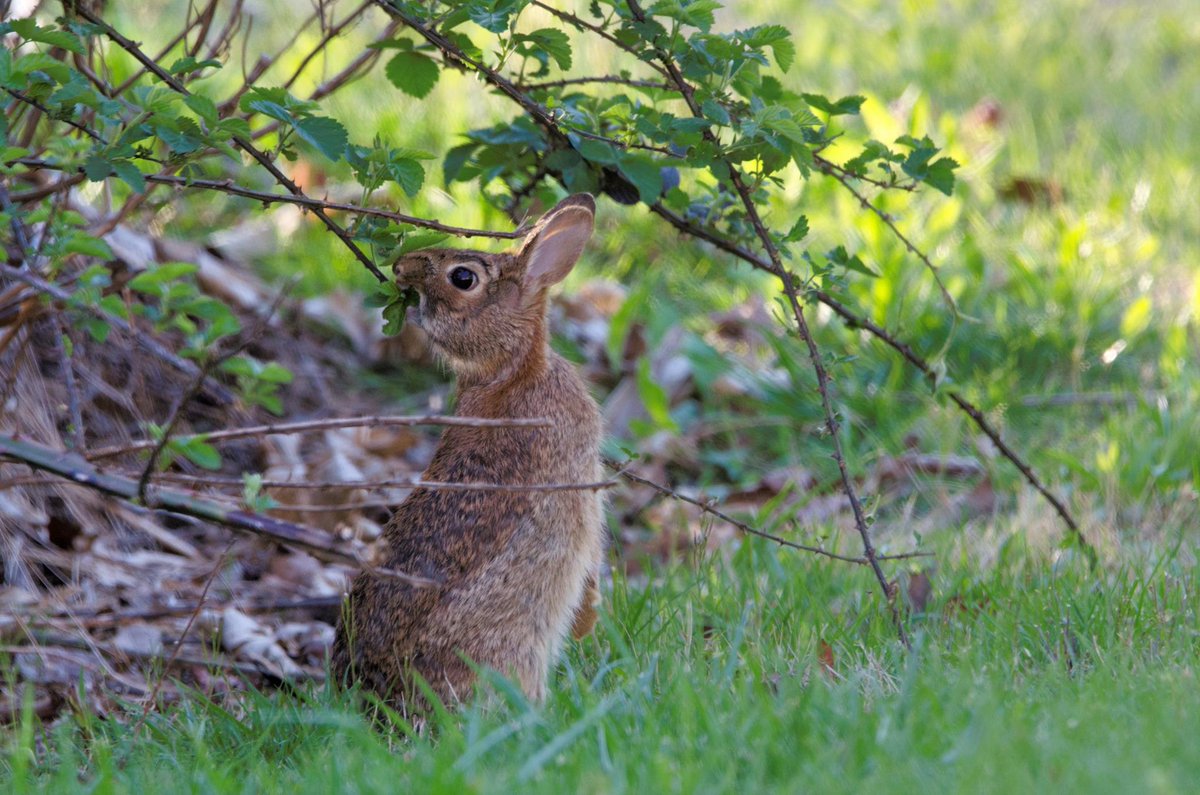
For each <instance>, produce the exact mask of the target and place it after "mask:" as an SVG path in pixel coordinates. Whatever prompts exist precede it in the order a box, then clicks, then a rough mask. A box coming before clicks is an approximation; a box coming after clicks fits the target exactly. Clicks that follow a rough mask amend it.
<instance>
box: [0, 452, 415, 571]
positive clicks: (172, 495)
mask: <svg viewBox="0 0 1200 795" xmlns="http://www.w3.org/2000/svg"><path fill="white" fill-rule="evenodd" d="M0 456H5V457H8V458H11V459H14V460H16V461H20V462H22V463H25V464H28V465H29V466H30V467H32V468H33V469H37V470H41V471H43V472H51V473H53V474H55V475H59V476H60V477H63V478H66V479H67V480H69V481H71V482H73V483H77V484H80V485H82V486H86V487H88V488H90V489H92V490H94V491H99V492H102V493H104V494H111V495H112V496H114V497H120V498H121V499H124V500H128V501H130V502H132V501H134V500H135V499H136V498H137V496H138V484H137V482H136V481H134V480H131V479H129V478H125V477H121V476H118V475H109V474H105V473H102V472H100V471H98V470H97V469H96V468H95V467H94V466H92V465H91V464H90V463H88V462H87V461H85V460H84V459H83V458H82V457H81V456H79V455H76V454H74V453H68V452H63V451H58V450H52V449H50V448H48V447H43V446H41V445H37V444H33V443H32V442H27V441H22V440H18V439H14V438H12V437H11V436H5V435H0ZM147 497H148V501H149V502H151V503H152V505H151V506H150V507H153V508H157V509H162V510H168V511H174V512H175V513H181V514H184V515H186V516H194V517H196V518H197V519H206V520H208V521H210V522H215V523H217V524H220V525H224V526H226V527H232V528H234V529H237V530H242V531H245V532H249V533H252V534H254V535H259V536H263V537H265V538H269V539H270V540H272V541H276V542H278V543H281V544H286V545H289V546H294V547H299V548H301V549H304V550H307V551H309V552H312V553H314V554H316V555H319V556H324V557H327V558H329V559H332V560H335V561H338V562H342V563H348V564H350V565H353V566H363V565H364V561H362V560H361V559H359V558H358V557H357V556H355V555H353V554H350V553H348V552H344V551H342V550H341V549H339V548H338V547H337V546H336V545H335V544H334V542H332V541H331V540H330V538H329V536H328V535H327V534H326V533H323V532H321V531H319V530H315V529H313V528H311V527H305V526H303V525H297V524H293V523H291V522H284V521H281V520H279V519H273V518H271V517H269V516H263V515H262V514H257V513H251V512H248V511H242V510H238V509H236V508H231V507H228V506H224V505H220V504H218V503H215V502H211V501H209V500H206V499H203V498H200V497H197V496H194V495H190V494H183V493H180V492H177V491H169V490H167V489H159V488H155V489H154V490H153V491H151V492H149V493H148V494H147ZM372 571H376V572H377V573H378V574H380V575H381V576H385V577H391V578H393V579H397V580H400V581H401V582H404V583H407V584H409V585H412V586H415V587H422V588H424V587H431V586H436V585H438V584H439V583H438V582H437V581H435V580H431V579H428V578H426V577H420V576H417V575H414V574H406V573H404V572H398V571H393V570H390V569H378V570H372Z"/></svg>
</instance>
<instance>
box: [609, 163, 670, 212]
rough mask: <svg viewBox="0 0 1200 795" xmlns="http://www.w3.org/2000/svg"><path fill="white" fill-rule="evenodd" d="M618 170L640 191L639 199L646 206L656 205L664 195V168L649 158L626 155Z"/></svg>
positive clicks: (618, 164) (618, 165)
mask: <svg viewBox="0 0 1200 795" xmlns="http://www.w3.org/2000/svg"><path fill="white" fill-rule="evenodd" d="M617 168H619V169H620V170H621V173H622V174H623V175H624V176H625V178H626V179H628V180H629V181H630V182H632V183H633V184H634V185H635V186H636V187H637V190H638V197H639V198H640V199H641V200H642V201H643V202H645V203H646V204H654V202H656V201H658V197H659V196H660V195H662V191H663V178H662V168H661V167H660V166H659V165H658V163H655V162H654V161H653V160H651V159H650V158H648V157H643V156H641V155H630V154H626V155H623V156H622V157H621V159H620V160H619V161H618V162H617Z"/></svg>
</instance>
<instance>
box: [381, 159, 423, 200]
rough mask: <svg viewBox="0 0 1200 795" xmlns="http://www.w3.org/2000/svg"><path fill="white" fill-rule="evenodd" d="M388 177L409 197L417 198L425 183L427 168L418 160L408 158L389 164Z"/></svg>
mask: <svg viewBox="0 0 1200 795" xmlns="http://www.w3.org/2000/svg"><path fill="white" fill-rule="evenodd" d="M388 175H389V176H390V177H391V178H392V180H393V181H395V183H396V184H397V185H399V186H400V188H401V189H402V190H403V191H404V192H405V193H407V194H408V195H409V196H416V195H417V193H418V192H420V190H421V186H422V185H423V184H424V183H425V168H424V167H423V166H422V165H421V164H420V163H418V162H417V161H416V160H413V159H412V158H408V157H403V158H399V159H397V160H393V161H392V162H391V163H389V164H388Z"/></svg>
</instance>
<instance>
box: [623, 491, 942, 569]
mask: <svg viewBox="0 0 1200 795" xmlns="http://www.w3.org/2000/svg"><path fill="white" fill-rule="evenodd" d="M621 477H623V478H625V479H626V480H630V481H633V482H634V483H640V484H642V485H643V486H649V487H650V488H652V489H654V490H655V491H657V492H658V493H659V494H662V495H663V496H665V497H671V498H672V499H676V500H680V501H681V502H686V503H688V504H689V505H695V506H696V507H697V508H699V509H700V510H702V511H704V512H705V513H707V514H711V515H712V516H715V517H717V518H718V519H720V520H721V521H723V522H725V523H727V524H729V525H732V526H733V527H736V528H737V529H738V530H741V531H742V532H743V533H746V534H748V535H753V536H758V537H759V538H765V539H767V540H768V541H774V542H775V543H776V544H779V545H780V546H784V547H789V548H791V549H798V550H800V551H802V552H811V553H813V554H814V555H822V556H824V557H827V558H831V559H833V560H840V561H844V562H846V563H854V564H857V565H859V566H866V565H868V564H869V563H870V561H869V560H868V559H867V558H864V557H860V558H852V557H849V556H847V555H839V554H838V553H836V552H830V551H829V550H827V549H822V548H821V547H811V546H808V545H806V544H798V543H796V542H795V541H788V540H787V539H786V538H781V537H779V536H777V535H774V534H772V533H768V532H766V531H764V530H759V529H758V528H755V527H751V526H750V525H748V524H746V523H745V522H741V521H738V520H737V519H734V518H733V517H732V516H730V515H729V514H727V513H724V512H722V511H719V510H717V509H716V508H714V507H712V503H711V502H702V501H701V500H697V499H693V498H692V497H688V496H687V495H685V494H680V493H679V492H678V491H675V490H674V489H672V488H670V487H669V486H664V485H662V484H661V483H655V482H654V481H652V480H647V479H646V478H643V477H641V476H640V475H635V474H633V473H632V472H622V473H621ZM930 557H933V554H932V553H930V552H903V553H900V554H898V555H877V556H876V557H875V559H876V560H909V559H910V558H930Z"/></svg>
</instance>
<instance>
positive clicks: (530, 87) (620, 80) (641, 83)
mask: <svg viewBox="0 0 1200 795" xmlns="http://www.w3.org/2000/svg"><path fill="white" fill-rule="evenodd" d="M588 83H614V84H616V85H621V86H629V87H630V88H660V89H662V90H663V91H672V90H674V89H673V87H672V86H671V84H670V83H663V82H658V81H654V80H634V79H633V78H629V77H618V76H616V75H602V76H598V77H567V78H564V79H562V80H546V81H544V82H541V83H518V84H517V88H520V89H523V90H525V91H544V90H545V89H548V88H565V87H566V86H580V85H586V84H588Z"/></svg>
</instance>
